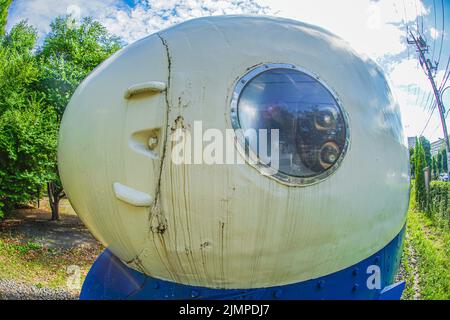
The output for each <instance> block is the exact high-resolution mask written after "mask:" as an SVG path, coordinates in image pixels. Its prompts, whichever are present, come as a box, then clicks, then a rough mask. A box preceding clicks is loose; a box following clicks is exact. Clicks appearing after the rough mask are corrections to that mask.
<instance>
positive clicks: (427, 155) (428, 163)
mask: <svg viewBox="0 0 450 320" xmlns="http://www.w3.org/2000/svg"><path fill="white" fill-rule="evenodd" d="M420 144H421V145H422V147H423V150H424V152H425V167H429V168H431V165H432V164H431V144H430V141H429V140H428V139H427V138H425V137H424V136H421V137H420Z"/></svg>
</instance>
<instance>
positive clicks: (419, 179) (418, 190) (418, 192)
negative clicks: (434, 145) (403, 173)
mask: <svg viewBox="0 0 450 320" xmlns="http://www.w3.org/2000/svg"><path fill="white" fill-rule="evenodd" d="M414 150H415V152H414V158H415V165H416V167H415V169H416V171H415V176H416V180H415V196H416V204H417V205H418V207H419V208H420V209H422V210H423V209H425V207H426V190H425V174H424V172H423V169H424V168H425V165H426V160H425V150H424V149H423V146H422V143H421V141H420V139H416V146H415V147H414Z"/></svg>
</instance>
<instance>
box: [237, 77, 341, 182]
mask: <svg viewBox="0 0 450 320" xmlns="http://www.w3.org/2000/svg"><path fill="white" fill-rule="evenodd" d="M238 119H239V124H240V127H241V128H242V129H243V130H244V131H245V130H247V129H256V130H258V129H268V130H270V129H279V171H280V172H282V173H284V174H287V175H289V176H294V177H312V176H316V175H318V174H320V173H322V172H324V171H326V170H327V169H329V168H330V167H332V166H333V164H334V163H335V162H336V161H337V160H338V159H339V157H340V155H341V153H342V150H343V148H344V146H345V142H346V132H345V130H346V126H345V123H344V117H343V114H342V112H341V110H340V108H339V106H338V104H337V102H336V101H335V99H334V97H333V96H332V94H331V93H330V92H329V91H328V90H327V89H326V88H325V87H324V86H323V85H322V84H321V83H319V82H318V81H317V80H315V79H314V78H313V77H311V76H309V75H307V74H305V73H303V72H300V71H298V70H295V69H293V70H290V69H270V70H267V71H264V72H262V73H260V74H259V75H257V76H256V77H254V78H252V79H251V80H249V81H248V83H247V84H246V85H245V87H244V88H243V90H242V92H241V95H240V98H239V101H238ZM246 139H247V142H248V144H249V145H250V146H254V145H258V144H257V143H258V141H254V140H255V139H259V138H258V136H256V137H255V136H250V135H247V136H246ZM269 139H270V138H269ZM269 141H270V140H269ZM255 142H256V144H255ZM253 151H254V152H255V153H258V152H257V150H253Z"/></svg>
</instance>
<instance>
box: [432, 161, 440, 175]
mask: <svg viewBox="0 0 450 320" xmlns="http://www.w3.org/2000/svg"><path fill="white" fill-rule="evenodd" d="M431 167H432V172H433V179H437V177H438V176H439V172H438V166H437V160H436V157H432V158H431Z"/></svg>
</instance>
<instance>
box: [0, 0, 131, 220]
mask: <svg viewBox="0 0 450 320" xmlns="http://www.w3.org/2000/svg"><path fill="white" fill-rule="evenodd" d="M5 3H6V4H7V5H9V3H10V1H6V2H5V1H4V0H0V9H1V10H0V27H1V29H2V30H3V26H4V24H5V22H4V21H6V18H5V17H6V16H5V17H3V16H2V15H1V14H3V13H4V12H7V10H6V11H5V10H3V8H4V6H2V5H4V4H5ZM2 21H3V24H2ZM36 41H37V32H36V30H35V29H34V28H33V27H32V26H30V25H28V24H27V23H26V22H20V23H18V24H17V25H15V26H14V27H13V28H12V29H11V30H10V31H9V32H8V33H6V34H3V35H0V91H1V92H2V94H1V95H0V217H1V216H2V215H3V214H4V213H5V212H8V211H9V210H10V209H12V208H14V207H15V206H17V205H19V204H25V203H28V202H30V201H32V200H35V199H37V198H38V197H40V196H41V195H42V192H43V190H44V189H45V186H46V185H47V189H48V190H49V198H50V202H51V206H52V218H58V202H59V199H60V198H61V196H62V195H63V194H64V193H63V190H62V187H61V183H60V181H59V177H58V170H57V161H56V147H57V136H58V129H59V125H60V120H61V117H62V114H63V112H64V109H65V107H66V105H67V103H68V102H69V100H70V98H71V96H72V94H73V92H74V91H75V89H76V88H77V86H78V84H79V83H80V82H81V81H82V80H83V79H84V78H85V77H86V76H87V75H88V74H89V73H90V72H91V71H92V70H93V69H94V68H95V67H97V66H98V65H99V64H100V63H101V62H102V61H104V60H105V59H106V58H108V57H109V56H110V55H111V54H113V53H114V52H116V51H117V50H118V49H120V48H121V46H122V44H121V42H120V40H119V39H118V38H116V37H113V36H111V35H110V34H109V33H108V32H107V30H106V29H105V28H104V27H103V26H102V25H101V24H100V23H99V22H97V21H94V20H93V19H92V18H85V19H83V20H82V21H81V22H79V23H77V22H76V21H75V20H74V19H73V18H72V17H71V16H64V17H58V18H56V19H55V20H54V21H53V22H52V24H51V31H50V33H49V34H48V35H47V36H46V37H45V39H44V40H43V44H42V46H41V47H39V48H37V46H36ZM52 203H53V204H52Z"/></svg>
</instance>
